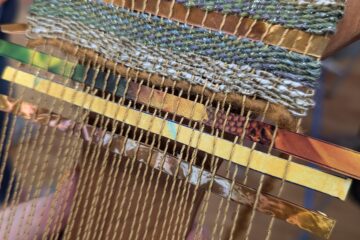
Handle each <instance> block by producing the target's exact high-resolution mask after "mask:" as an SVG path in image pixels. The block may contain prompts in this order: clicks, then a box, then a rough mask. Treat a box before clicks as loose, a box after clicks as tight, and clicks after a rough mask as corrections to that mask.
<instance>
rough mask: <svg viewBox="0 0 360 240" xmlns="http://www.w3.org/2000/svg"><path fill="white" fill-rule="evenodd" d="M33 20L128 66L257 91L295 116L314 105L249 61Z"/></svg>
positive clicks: (219, 87) (294, 86) (38, 27)
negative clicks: (238, 61) (227, 59)
mask: <svg viewBox="0 0 360 240" xmlns="http://www.w3.org/2000/svg"><path fill="white" fill-rule="evenodd" d="M29 23H30V24H31V26H32V28H31V31H32V33H36V34H39V35H40V36H43V37H50V38H60V39H64V40H67V41H72V42H73V43H74V44H77V45H80V46H83V47H86V48H90V49H93V50H95V51H97V52H100V53H102V54H103V55H104V56H105V57H106V58H108V59H111V60H114V61H116V62H118V63H121V64H124V65H125V66H127V67H131V68H134V69H138V70H141V71H147V72H149V73H156V74H160V75H162V76H166V77H170V78H172V79H174V80H185V81H188V82H190V83H193V84H197V85H205V86H206V87H207V88H208V89H211V90H212V91H215V92H220V91H221V92H237V93H241V94H245V95H249V96H253V95H257V96H259V97H261V98H263V99H266V100H268V101H270V102H272V103H277V104H281V105H284V106H285V107H287V108H288V109H289V111H290V112H292V113H293V114H294V115H301V116H303V115H304V114H305V113H306V111H307V110H308V109H309V108H311V107H312V106H314V102H313V101H312V96H313V94H312V93H310V94H307V93H304V92H303V91H301V90H300V89H302V88H303V87H302V86H301V84H298V83H296V82H294V81H291V80H285V79H279V78H278V77H276V76H274V75H272V74H270V73H268V72H264V71H261V70H254V69H252V68H251V67H249V66H246V65H243V66H238V65H236V64H226V63H224V62H221V61H214V60H213V59H210V58H208V57H202V56H198V55H194V54H192V53H176V54H175V53H173V52H171V51H168V50H166V49H162V48H155V47H146V46H144V45H141V44H138V43H136V42H132V41H129V40H128V39H125V38H118V37H116V36H114V35H113V34H108V33H104V32H101V31H98V30H96V29H92V28H89V27H88V26H86V25H84V24H81V23H77V22H72V21H70V20H64V19H58V18H49V17H48V18H42V17H35V16H32V17H29Z"/></svg>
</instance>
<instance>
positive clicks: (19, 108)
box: [0, 95, 335, 239]
mask: <svg viewBox="0 0 360 240" xmlns="http://www.w3.org/2000/svg"><path fill="white" fill-rule="evenodd" d="M0 111H4V112H8V113H13V114H15V115H17V116H21V117H23V118H24V119H27V120H31V121H32V122H36V123H39V124H48V125H49V126H51V127H56V128H57V129H59V130H61V131H72V130H73V129H74V128H79V127H81V126H82V125H81V124H74V122H73V121H72V120H70V119H66V118H63V117H62V116H61V115H58V114H56V113H49V111H48V110H46V109H40V108H38V107H37V106H35V105H33V104H31V103H28V102H24V101H21V100H12V99H9V98H8V97H7V96H5V95H0ZM93 130H94V127H92V126H89V125H87V126H85V127H82V138H83V139H84V140H85V141H87V142H90V141H92V143H93V144H97V143H100V142H102V143H103V147H107V148H110V149H111V152H112V153H116V154H119V153H120V152H121V149H122V146H124V145H125V146H126V147H125V149H126V150H125V152H124V156H126V157H128V158H133V157H134V156H136V160H137V161H140V162H142V163H146V160H147V159H148V156H151V161H149V164H150V166H151V167H153V168H156V169H162V171H164V172H165V173H167V174H169V175H171V176H174V175H176V176H177V177H178V178H179V179H185V178H186V177H188V179H189V180H190V181H189V182H190V183H191V184H196V183H197V182H198V179H200V189H206V188H207V187H208V184H209V183H210V181H211V178H212V174H211V173H210V172H207V171H202V170H201V169H200V168H199V167H196V166H191V169H190V165H189V164H188V163H187V162H184V161H181V160H179V159H177V158H175V157H173V156H170V155H167V154H164V153H162V152H160V151H158V150H154V149H153V150H151V148H149V147H148V146H146V145H144V144H139V143H138V142H136V141H134V140H131V139H128V140H127V141H126V142H125V138H124V137H121V136H115V137H114V139H112V140H111V141H110V138H109V136H111V134H110V133H106V134H104V132H103V131H102V130H100V129H95V134H94V136H90V135H91V134H90V132H93ZM104 140H105V141H104ZM109 144H110V145H109ZM164 159H165V161H164V162H165V163H164V165H163V166H162V161H163V160H164ZM178 164H180V168H179V172H178V173H177V174H175V171H176V168H177V165H178ZM188 174H190V175H191V176H190V177H189V176H188ZM212 181H213V187H212V188H211V191H212V193H214V194H216V195H218V196H221V197H223V198H228V196H229V195H230V198H231V200H232V201H234V202H236V203H240V204H244V205H247V206H250V207H252V206H253V205H254V203H255V198H256V192H257V191H256V190H255V189H252V188H249V187H247V186H245V185H242V184H239V183H235V184H234V186H232V182H231V181H230V180H229V179H226V178H223V177H220V176H215V179H213V180H212ZM256 210H257V211H259V212H262V213H264V214H269V215H273V216H275V217H276V218H278V219H281V220H284V221H286V222H288V223H290V224H292V225H295V226H298V227H299V228H301V229H304V230H306V231H309V232H311V233H313V234H315V235H317V236H319V237H322V238H326V239H328V238H329V237H330V234H331V231H332V229H333V228H334V226H335V220H333V219H330V218H328V217H327V216H325V215H324V214H322V213H318V212H315V211H311V210H307V209H305V208H303V207H300V206H298V205H295V204H293V203H290V202H288V201H284V200H282V199H279V198H277V197H274V196H271V195H269V194H266V193H263V194H260V198H259V202H258V203H257V205H256Z"/></svg>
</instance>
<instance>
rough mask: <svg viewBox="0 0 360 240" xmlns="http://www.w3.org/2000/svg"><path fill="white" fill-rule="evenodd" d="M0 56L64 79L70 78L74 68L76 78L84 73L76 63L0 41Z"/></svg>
mask: <svg viewBox="0 0 360 240" xmlns="http://www.w3.org/2000/svg"><path fill="white" fill-rule="evenodd" d="M0 55H1V56H4V57H7V58H12V59H14V60H17V61H19V62H21V63H24V64H30V65H32V66H35V67H38V68H41V69H45V70H47V71H49V72H51V73H54V74H58V75H62V76H64V77H71V75H72V71H73V69H74V68H75V66H76V68H75V71H74V72H75V73H76V75H77V77H78V75H80V74H82V75H83V73H84V69H81V68H83V66H80V65H77V64H76V63H73V62H68V61H64V60H62V59H61V58H57V57H54V56H50V55H48V54H45V53H41V52H38V51H35V50H33V49H29V48H26V47H23V46H20V45H17V44H13V43H10V42H7V41H4V40H0Z"/></svg>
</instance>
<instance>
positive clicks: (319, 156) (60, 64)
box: [0, 40, 360, 179]
mask: <svg viewBox="0 0 360 240" xmlns="http://www.w3.org/2000/svg"><path fill="white" fill-rule="evenodd" d="M0 55H2V56H5V57H9V58H12V59H15V60H17V61H20V62H22V63H25V64H30V63H31V64H32V65H33V66H35V67H39V68H41V69H44V70H48V71H49V72H51V73H54V74H59V75H62V76H64V77H70V78H71V79H72V80H74V81H76V82H80V83H85V84H87V85H90V86H91V85H93V84H94V87H95V88H97V89H103V88H104V87H105V90H106V91H107V92H110V93H111V92H115V95H116V96H118V97H123V96H124V94H125V88H126V84H127V81H126V80H125V79H124V78H121V79H120V80H119V82H118V85H116V80H117V76H116V75H114V74H110V75H109V77H106V73H105V72H101V71H100V72H98V73H96V74H97V77H96V79H95V80H93V79H94V75H95V71H94V70H93V69H89V70H88V71H87V70H86V67H85V66H83V65H80V64H77V63H75V62H69V61H65V60H63V59H61V58H57V57H54V56H50V55H48V54H45V53H41V52H38V51H35V50H33V49H29V48H26V47H22V46H19V45H16V44H12V43H9V42H7V41H4V40H0ZM72 69H75V70H74V71H72ZM85 75H86V76H87V77H86V79H85ZM105 81H106V82H105ZM93 82H94V83H93ZM126 98H128V99H130V100H135V99H137V101H138V102H139V103H142V104H149V106H151V107H154V108H157V109H161V110H164V111H166V112H169V113H173V114H176V115H179V116H183V117H185V118H188V119H191V120H195V121H199V122H203V123H204V124H205V125H207V126H212V124H213V121H214V118H215V114H216V122H215V128H217V129H220V130H223V129H224V131H225V132H227V133H230V134H233V135H237V136H241V135H242V134H243V131H244V124H245V122H246V119H245V117H242V116H240V115H238V114H234V113H230V114H229V115H228V116H226V113H225V112H224V111H221V110H220V111H218V112H217V113H216V110H215V109H214V108H212V107H208V108H206V107H205V106H204V105H203V104H199V103H195V102H193V101H190V100H187V99H184V98H181V97H177V96H175V95H172V94H168V93H164V92H162V91H159V90H156V89H152V88H150V87H147V86H140V85H139V84H137V83H134V82H132V81H130V82H129V86H128V89H127V91H126ZM225 121H226V124H225V126H224V122H225ZM245 131H246V135H245V137H246V138H247V139H250V140H251V141H254V142H259V143H261V144H263V145H269V144H270V142H271V139H272V138H273V135H274V134H276V136H275V138H274V139H275V140H274V148H275V149H277V150H279V151H281V152H284V153H287V154H290V155H294V156H297V157H299V158H302V159H304V160H308V161H311V162H313V163H316V164H319V165H320V166H323V167H325V168H328V169H330V170H332V171H335V172H338V173H341V174H344V175H346V176H349V177H353V178H357V179H360V154H359V153H357V152H355V151H352V150H350V149H345V148H342V147H339V146H336V145H332V144H329V143H326V142H323V141H320V140H317V139H313V138H311V137H308V136H304V135H301V134H297V133H293V132H290V131H287V130H285V129H278V131H277V132H276V133H275V127H274V126H272V125H270V124H266V123H263V122H259V121H256V120H250V121H249V123H248V127H247V128H246V129H245ZM304 149H306V151H304Z"/></svg>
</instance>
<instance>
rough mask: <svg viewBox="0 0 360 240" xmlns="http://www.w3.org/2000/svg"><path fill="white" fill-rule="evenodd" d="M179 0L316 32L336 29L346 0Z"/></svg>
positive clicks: (330, 31) (192, 5) (196, 5)
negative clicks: (335, 0)
mask: <svg viewBox="0 0 360 240" xmlns="http://www.w3.org/2000/svg"><path fill="white" fill-rule="evenodd" d="M176 2H178V3H182V4H184V5H185V6H187V7H198V8H202V9H204V10H207V11H218V12H222V13H225V14H228V13H231V14H238V15H240V16H242V17H250V18H253V19H258V20H265V21H268V22H270V23H273V24H280V25H283V26H284V27H287V28H297V29H300V30H303V31H306V32H309V33H314V34H326V33H334V32H335V30H336V24H337V22H338V21H339V20H340V19H341V18H342V16H343V14H344V3H340V4H314V3H307V4H298V3H296V2H291V1H283V0H263V1H258V0H222V1H221V0H220V1H219V0H176Z"/></svg>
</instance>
